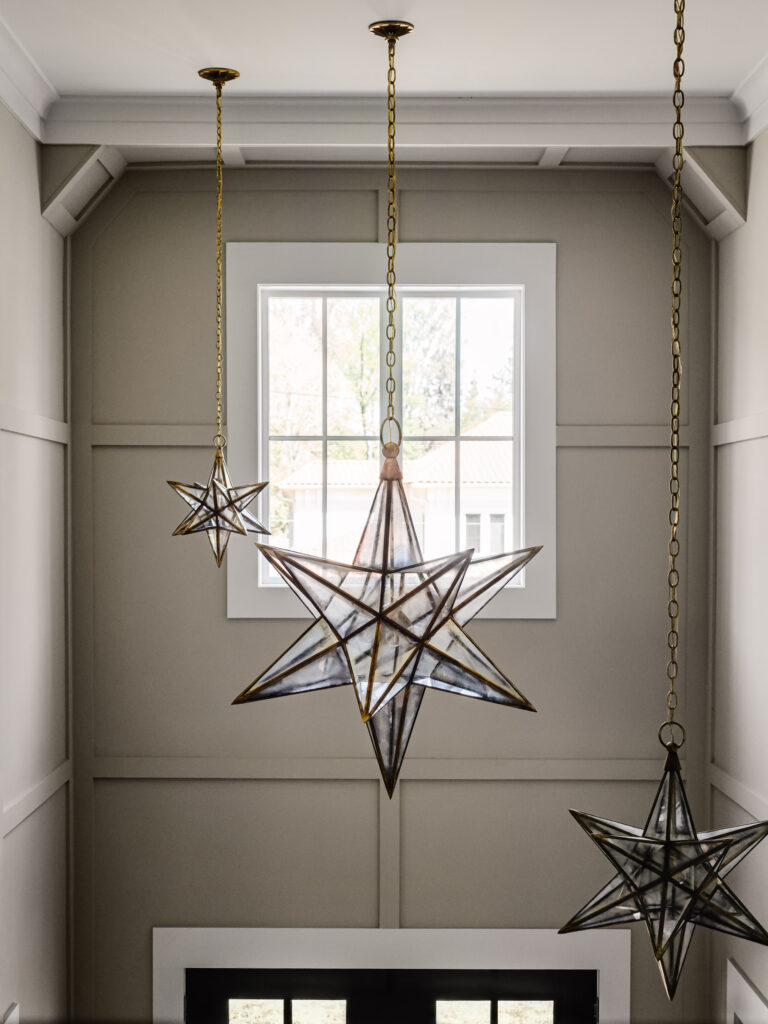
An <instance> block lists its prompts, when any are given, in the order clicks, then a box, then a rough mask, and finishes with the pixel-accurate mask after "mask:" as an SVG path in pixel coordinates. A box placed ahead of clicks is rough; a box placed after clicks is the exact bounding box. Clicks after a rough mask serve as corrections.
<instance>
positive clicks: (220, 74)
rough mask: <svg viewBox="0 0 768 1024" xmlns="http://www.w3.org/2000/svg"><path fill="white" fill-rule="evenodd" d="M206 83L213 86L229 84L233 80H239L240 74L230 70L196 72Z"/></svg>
mask: <svg viewBox="0 0 768 1024" xmlns="http://www.w3.org/2000/svg"><path fill="white" fill-rule="evenodd" d="M197 73H198V75H200V77H201V78H204V79H205V80H206V82H213V84H214V85H224V84H225V83H226V82H231V81H232V79H233V78H239V77H240V72H239V71H234V70H233V69H232V68H202V69H201V70H200V71H198V72H197Z"/></svg>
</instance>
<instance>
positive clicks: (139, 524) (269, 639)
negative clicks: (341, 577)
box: [93, 448, 372, 758]
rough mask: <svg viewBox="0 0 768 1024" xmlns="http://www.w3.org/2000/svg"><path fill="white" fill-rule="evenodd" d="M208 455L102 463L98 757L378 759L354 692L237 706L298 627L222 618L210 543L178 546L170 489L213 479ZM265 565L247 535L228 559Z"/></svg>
mask: <svg viewBox="0 0 768 1024" xmlns="http://www.w3.org/2000/svg"><path fill="white" fill-rule="evenodd" d="M212 461H213V455H212V451H211V450H210V449H185V448H162V449H157V448H153V449H136V448H130V449H115V448H101V449H97V450H96V452H95V454H94V461H93V465H94V507H95V509H96V522H95V533H94V552H95V567H96V578H95V581H94V651H95V661H94V664H95V674H94V709H95V726H96V730H95V738H94V743H95V750H96V753H98V754H102V755H115V754H123V755H126V754H127V755H132V756H136V755H145V756H147V755H151V756H156V757H157V756H165V757H170V756H177V757H180V756H189V755H193V756H195V757H203V756H215V757H298V758H301V757H319V756H332V757H367V756H369V755H371V756H372V751H371V746H370V741H369V739H368V735H367V731H366V729H365V726H364V725H363V723H362V721H361V718H360V712H359V710H358V705H357V701H356V699H355V696H354V692H353V691H352V688H351V687H341V688H339V689H338V690H326V691H320V692H317V693H312V694H302V695H299V696H293V697H286V698H284V699H282V700H267V701H261V702H258V703H254V704H247V705H240V706H237V707H232V701H233V700H234V698H235V697H236V696H237V695H238V694H239V693H240V692H241V691H242V690H244V689H245V687H246V686H247V685H248V684H249V683H250V682H251V681H252V680H253V679H254V678H255V677H256V676H257V675H258V674H259V673H260V672H262V671H263V670H264V669H265V668H266V667H267V666H268V665H269V664H270V663H271V662H272V661H273V660H274V659H275V658H277V657H278V656H279V655H280V654H282V652H283V650H285V648H286V647H288V646H289V645H290V644H291V643H292V642H293V640H294V639H296V638H297V637H298V636H299V635H300V634H301V632H302V631H303V629H304V628H306V626H305V625H304V624H303V623H302V622H301V620H298V621H297V620H294V621H287V622H279V621H274V620H269V619H262V620H246V619H243V620H237V621H228V620H227V619H226V610H225V608H226V605H225V573H226V568H221V569H217V568H216V563H215V561H214V559H213V555H212V553H211V549H210V545H209V543H208V538H207V537H206V536H205V534H201V535H198V536H186V537H172V536H171V534H172V532H173V530H174V528H175V527H176V526H177V524H178V523H179V522H181V520H182V519H183V517H184V515H185V514H186V509H187V506H186V505H185V504H184V502H183V501H181V499H180V498H179V497H178V495H177V494H175V493H174V492H173V491H172V490H171V488H170V487H169V486H168V484H167V483H166V480H167V479H168V478H175V479H181V480H186V481H191V480H197V479H200V477H201V476H202V477H203V478H207V474H208V473H209V472H210V466H211V465H212ZM259 557H261V556H260V555H259V553H258V551H257V550H256V547H255V544H254V541H253V538H252V537H251V536H248V537H247V538H246V537H242V536H235V537H233V538H232V539H231V540H230V543H229V547H228V551H227V558H228V559H231V558H249V559H253V560H256V559H257V558H259Z"/></svg>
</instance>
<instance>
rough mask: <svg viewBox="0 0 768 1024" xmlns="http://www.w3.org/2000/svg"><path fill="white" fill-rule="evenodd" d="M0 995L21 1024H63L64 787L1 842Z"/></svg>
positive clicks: (65, 872)
mask: <svg viewBox="0 0 768 1024" xmlns="http://www.w3.org/2000/svg"><path fill="white" fill-rule="evenodd" d="M0 846H1V848H2V855H1V859H0V864H1V865H2V871H0V920H2V922H3V929H2V936H1V937H0V992H2V995H3V997H4V999H3V1010H5V1007H6V1006H7V1005H8V1004H9V1003H10V1002H16V1003H18V1004H19V1005H20V1007H21V1009H22V1017H21V1019H22V1021H30V1022H34V1024H61V1021H62V1020H63V1019H64V1017H65V1015H66V1006H67V987H68V981H67V970H68V964H67V857H68V854H67V788H66V787H65V788H63V789H60V790H59V791H58V792H57V793H56V794H54V796H52V797H51V799H50V800H48V801H47V802H46V803H44V804H43V805H42V806H41V807H39V808H38V809H37V810H36V811H34V813H33V814H31V815H30V816H29V817H28V818H25V819H24V821H22V822H21V824H20V825H18V826H17V827H16V828H15V829H14V830H13V831H12V832H11V833H10V834H9V835H7V836H6V837H5V838H4V839H2V840H0Z"/></svg>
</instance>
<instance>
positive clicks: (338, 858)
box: [94, 779, 379, 1021]
mask: <svg viewBox="0 0 768 1024" xmlns="http://www.w3.org/2000/svg"><path fill="white" fill-rule="evenodd" d="M378 789H379V787H378V783H376V782H342V781H338V782H327V781H317V782H307V781H302V782H267V781H259V782H255V781H234V780H221V781H215V782H214V781H202V780H195V781H192V780H190V781H183V780H177V781H169V780H159V779H154V780H121V781H106V780H102V781H99V782H97V784H96V789H95V817H94V827H95V844H96V845H95V875H94V885H95V895H96V919H95V928H96V932H95V934H96V936H97V948H96V961H95V964H94V971H95V974H94V977H95V979H96V982H95V983H96V1012H97V1016H98V1019H99V1020H101V1021H113V1020H123V1021H126V1020H131V1021H140V1020H149V1018H150V1015H151V1010H150V1007H151V990H152V989H151V970H150V968H151V936H152V933H151V929H152V927H153V926H155V925H165V926H184V925H190V926H191V925H195V926H209V927H214V926H215V927H219V926H228V927H237V926H249V927H260V926H263V927H319V926H323V927H357V928H360V927H375V926H376V924H377V921H378V874H377V871H378V799H377V798H378Z"/></svg>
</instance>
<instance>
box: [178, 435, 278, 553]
mask: <svg viewBox="0 0 768 1024" xmlns="http://www.w3.org/2000/svg"><path fill="white" fill-rule="evenodd" d="M168 483H169V484H170V485H171V487H172V488H173V489H174V491H176V492H177V493H178V494H180V495H181V497H182V498H183V499H184V501H186V503H187V504H188V505H189V507H190V510H191V511H190V512H189V513H188V514H187V516H186V517H185V518H184V519H183V520H182V521H181V522H180V523H179V525H178V526H177V527H176V529H175V530H174V531H173V536H174V537H176V536H178V535H180V534H185V533H207V534H208V540H209V541H210V542H211V547H212V548H213V555H214V558H215V559H216V564H217V565H221V561H222V559H223V558H224V552H225V551H226V548H227V542H228V541H229V537H230V534H232V533H248V532H249V531H251V532H252V533H266V532H267V531H266V530H265V529H264V527H263V526H262V525H261V523H260V522H259V521H258V519H257V518H256V517H255V516H254V515H251V513H250V512H248V510H247V506H248V505H249V504H250V503H251V502H252V501H253V499H254V498H255V497H256V495H257V494H259V493H260V492H261V491H263V490H264V488H265V487H266V486H267V485H266V484H265V483H263V484H250V485H248V486H247V487H233V486H232V482H231V480H230V479H229V471H228V469H227V464H226V462H225V461H224V453H223V451H222V450H221V448H217V449H216V454H215V455H214V459H213V469H212V470H211V475H210V476H209V478H208V483H207V484H198V483H194V484H180V483H178V482H177V481H176V480H169V481H168Z"/></svg>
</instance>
